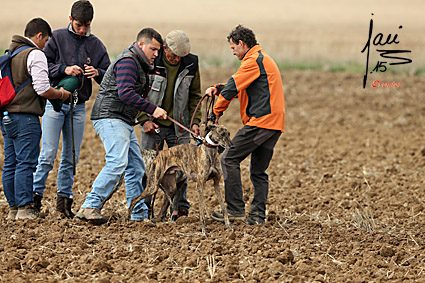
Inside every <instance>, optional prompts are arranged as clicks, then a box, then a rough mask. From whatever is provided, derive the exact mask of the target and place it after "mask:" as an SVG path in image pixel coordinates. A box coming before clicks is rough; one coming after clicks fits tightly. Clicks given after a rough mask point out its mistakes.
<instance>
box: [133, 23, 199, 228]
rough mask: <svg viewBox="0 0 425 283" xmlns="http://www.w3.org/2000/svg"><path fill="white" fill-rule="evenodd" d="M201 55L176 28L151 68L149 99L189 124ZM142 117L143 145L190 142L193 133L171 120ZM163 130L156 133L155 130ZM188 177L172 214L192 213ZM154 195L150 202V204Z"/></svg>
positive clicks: (195, 125)
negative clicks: (195, 52) (191, 47)
mask: <svg viewBox="0 0 425 283" xmlns="http://www.w3.org/2000/svg"><path fill="white" fill-rule="evenodd" d="M198 62H199V60H198V56H196V55H193V54H190V42H189V37H188V36H187V35H186V33H185V32H184V31H181V30H173V31H171V32H170V33H169V34H167V36H166V37H165V41H164V45H163V46H162V48H161V50H160V51H159V55H158V57H157V58H156V59H155V64H154V65H155V68H154V69H153V70H152V71H150V72H149V85H150V90H149V93H148V100H149V101H150V102H152V103H154V104H156V105H159V106H161V107H162V108H163V109H164V110H166V111H167V114H168V116H169V117H172V118H174V119H175V120H177V121H178V122H179V123H181V124H182V125H183V126H185V127H187V128H189V127H190V120H191V118H192V115H193V113H194V112H195V109H196V106H197V104H198V102H199V100H200V99H201V98H202V95H201V79H200V75H199V64H198ZM201 118H202V112H201V108H199V109H198V111H197V113H196V116H195V118H194V121H193V126H192V129H191V130H192V131H193V132H195V134H196V135H199V134H200V130H199V123H200V121H201ZM138 120H139V121H141V125H142V129H143V131H142V147H143V148H146V149H156V145H157V144H158V145H159V147H158V149H159V150H162V149H163V147H164V141H166V142H167V145H168V147H173V146H176V145H179V144H183V143H189V142H190V135H189V133H188V132H187V131H185V130H184V129H182V128H181V127H180V126H178V125H176V124H173V123H172V122H171V121H170V120H158V119H155V118H154V117H152V116H151V115H147V114H146V113H141V115H139V117H138ZM158 130H159V133H158V134H156V133H155V131H158ZM186 189H187V179H186V180H185V181H184V182H181V183H179V184H177V195H176V197H177V201H178V210H177V211H173V212H172V213H173V215H172V218H173V219H174V220H176V219H177V218H178V217H180V216H186V215H188V214H189V207H190V204H189V202H188V201H187V199H186ZM150 200H151V198H149V200H148V202H149V204H150Z"/></svg>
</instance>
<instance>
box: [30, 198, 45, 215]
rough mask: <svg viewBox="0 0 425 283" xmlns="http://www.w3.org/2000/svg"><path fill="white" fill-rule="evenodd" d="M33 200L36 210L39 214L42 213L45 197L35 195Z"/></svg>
mask: <svg viewBox="0 0 425 283" xmlns="http://www.w3.org/2000/svg"><path fill="white" fill-rule="evenodd" d="M32 198H33V201H34V209H35V210H37V212H39V213H40V210H41V199H42V198H43V197H42V196H40V195H38V194H33V196H32Z"/></svg>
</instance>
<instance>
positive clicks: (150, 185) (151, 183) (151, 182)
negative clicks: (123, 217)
mask: <svg viewBox="0 0 425 283" xmlns="http://www.w3.org/2000/svg"><path fill="white" fill-rule="evenodd" d="M158 167H160V165H158V164H157V162H156V160H155V161H154V162H152V165H151V170H150V172H151V173H153V176H152V174H151V175H148V176H147V177H148V181H147V184H146V188H145V190H144V191H143V192H142V193H141V194H140V195H138V196H137V197H135V198H134V199H132V200H131V203H130V207H129V208H128V219H130V218H131V212H132V211H133V209H134V207H135V206H136V204H137V203H138V202H139V201H141V200H142V199H145V198H147V197H150V196H151V195H153V194H155V193H156V191H157V190H158V187H159V184H160V182H161V179H162V177H163V176H161V170H157V168H158Z"/></svg>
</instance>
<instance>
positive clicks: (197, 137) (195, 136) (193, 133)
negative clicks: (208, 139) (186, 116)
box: [167, 116, 203, 140]
mask: <svg viewBox="0 0 425 283" xmlns="http://www.w3.org/2000/svg"><path fill="white" fill-rule="evenodd" d="M167 119H168V120H170V121H171V122H173V123H174V124H176V125H177V126H179V127H181V128H182V129H184V130H186V131H188V132H189V133H191V134H192V136H193V137H194V138H195V139H198V140H203V138H202V137H200V136H197V135H196V134H195V132H193V131H191V130H189V129H188V128H186V127H185V126H183V125H182V124H180V123H179V122H177V121H176V120H174V119H173V118H171V117H169V116H167Z"/></svg>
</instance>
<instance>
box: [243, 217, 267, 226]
mask: <svg viewBox="0 0 425 283" xmlns="http://www.w3.org/2000/svg"><path fill="white" fill-rule="evenodd" d="M246 223H247V224H248V225H260V226H264V219H263V218H261V217H260V216H256V215H250V216H248V218H247V219H246Z"/></svg>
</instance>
